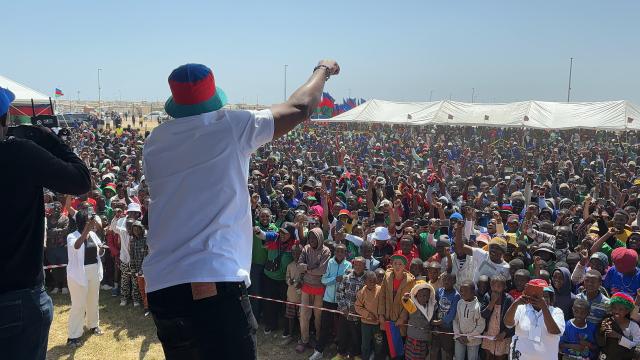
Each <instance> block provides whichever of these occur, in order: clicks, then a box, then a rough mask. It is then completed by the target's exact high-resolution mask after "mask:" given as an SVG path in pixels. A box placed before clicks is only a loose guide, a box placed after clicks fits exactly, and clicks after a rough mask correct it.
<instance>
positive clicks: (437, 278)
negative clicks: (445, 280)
mask: <svg viewBox="0 0 640 360" xmlns="http://www.w3.org/2000/svg"><path fill="white" fill-rule="evenodd" d="M441 270H442V266H441V265H440V263H439V262H437V261H431V262H429V265H427V279H428V282H429V284H430V285H431V286H432V287H433V288H434V289H439V288H441V287H442V271H441Z"/></svg>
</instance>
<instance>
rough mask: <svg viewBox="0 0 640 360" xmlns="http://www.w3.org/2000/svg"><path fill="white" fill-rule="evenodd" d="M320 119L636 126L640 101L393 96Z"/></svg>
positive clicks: (549, 126) (562, 126)
mask: <svg viewBox="0 0 640 360" xmlns="http://www.w3.org/2000/svg"><path fill="white" fill-rule="evenodd" d="M321 121H325V122H370V123H386V124H404V125H431V124H432V125H467V126H495V127H528V128H536V129H598V130H639V129H640V107H638V106H637V105H635V104H633V103H631V102H628V101H624V100H622V101H603V102H581V103H559V102H547V101H523V102H514V103H505V104H472V103H463V102H457V101H435V102H392V101H385V100H375V99H374V100H370V101H367V102H365V103H364V104H362V105H360V106H357V107H355V108H353V109H351V110H349V111H347V112H345V113H342V114H340V115H338V116H335V117H333V118H331V119H323V120H321Z"/></svg>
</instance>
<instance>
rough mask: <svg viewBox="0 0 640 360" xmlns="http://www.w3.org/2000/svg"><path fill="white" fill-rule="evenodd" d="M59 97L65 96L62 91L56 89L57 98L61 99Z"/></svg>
mask: <svg viewBox="0 0 640 360" xmlns="http://www.w3.org/2000/svg"><path fill="white" fill-rule="evenodd" d="M59 96H64V94H63V93H62V90H60V89H58V88H56V97H59Z"/></svg>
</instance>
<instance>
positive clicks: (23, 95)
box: [0, 75, 49, 105]
mask: <svg viewBox="0 0 640 360" xmlns="http://www.w3.org/2000/svg"><path fill="white" fill-rule="evenodd" d="M0 87H3V88H5V89H9V90H11V91H12V92H13V94H14V95H15V96H16V100H15V101H14V102H13V104H14V105H21V104H25V105H26V104H29V105H30V104H31V99H33V102H34V103H36V104H42V103H46V104H49V97H48V96H47V95H45V94H43V93H41V92H39V91H36V90H33V89H31V88H29V87H26V86H24V85H22V84H20V83H18V82H15V81H13V80H11V79H9V78H6V77H4V76H2V75H0Z"/></svg>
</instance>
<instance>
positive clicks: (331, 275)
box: [309, 244, 351, 360]
mask: <svg viewBox="0 0 640 360" xmlns="http://www.w3.org/2000/svg"><path fill="white" fill-rule="evenodd" d="M346 257H347V247H346V246H345V245H344V244H337V245H336V246H335V253H334V256H333V257H332V258H331V259H329V263H328V265H327V271H326V272H325V273H324V275H322V280H321V281H322V284H323V285H324V286H325V289H324V296H323V298H322V307H323V308H325V309H331V310H336V309H337V308H338V300H337V298H336V288H337V286H338V284H340V283H341V282H342V280H343V278H344V274H345V273H346V272H347V271H348V270H350V269H351V263H350V262H349V261H347V259H346ZM335 320H336V318H335V314H334V313H332V312H328V311H323V312H322V315H321V320H320V337H319V338H318V342H317V343H316V346H315V351H314V352H313V355H311V357H309V360H318V359H322V352H323V351H324V348H325V346H326V345H327V344H328V343H329V341H330V336H331V332H332V331H333V328H334V325H335Z"/></svg>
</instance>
